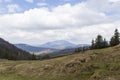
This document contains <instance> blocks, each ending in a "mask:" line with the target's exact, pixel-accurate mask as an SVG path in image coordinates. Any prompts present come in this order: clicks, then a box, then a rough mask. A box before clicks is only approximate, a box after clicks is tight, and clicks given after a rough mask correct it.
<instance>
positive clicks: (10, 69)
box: [0, 45, 120, 80]
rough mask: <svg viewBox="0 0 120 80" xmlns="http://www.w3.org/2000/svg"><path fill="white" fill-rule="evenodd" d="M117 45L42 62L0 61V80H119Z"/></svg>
mask: <svg viewBox="0 0 120 80" xmlns="http://www.w3.org/2000/svg"><path fill="white" fill-rule="evenodd" d="M119 79H120V45H118V46H116V47H111V48H107V49H99V50H90V51H86V52H84V53H77V54H73V55H69V56H64V57H59V58H54V59H49V60H43V61H39V60H38V61H8V60H0V80H119Z"/></svg>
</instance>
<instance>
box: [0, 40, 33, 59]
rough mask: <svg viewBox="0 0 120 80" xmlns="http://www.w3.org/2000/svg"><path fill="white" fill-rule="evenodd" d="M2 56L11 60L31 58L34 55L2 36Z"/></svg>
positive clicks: (0, 45)
mask: <svg viewBox="0 0 120 80" xmlns="http://www.w3.org/2000/svg"><path fill="white" fill-rule="evenodd" d="M0 58H1V59H10V60H23V59H24V60H26V59H31V58H32V56H31V54H29V53H28V52H25V51H23V50H21V49H18V48H17V47H15V46H14V45H12V44H10V43H9V42H7V41H5V40H4V39H2V38H0Z"/></svg>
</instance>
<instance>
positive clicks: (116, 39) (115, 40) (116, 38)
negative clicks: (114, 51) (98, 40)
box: [110, 29, 120, 46]
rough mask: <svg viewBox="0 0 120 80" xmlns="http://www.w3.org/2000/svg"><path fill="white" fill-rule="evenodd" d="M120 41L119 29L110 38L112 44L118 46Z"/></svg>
mask: <svg viewBox="0 0 120 80" xmlns="http://www.w3.org/2000/svg"><path fill="white" fill-rule="evenodd" d="M119 43H120V34H119V32H118V29H116V30H115V32H114V35H113V37H112V38H111V40H110V46H116V45H118V44H119Z"/></svg>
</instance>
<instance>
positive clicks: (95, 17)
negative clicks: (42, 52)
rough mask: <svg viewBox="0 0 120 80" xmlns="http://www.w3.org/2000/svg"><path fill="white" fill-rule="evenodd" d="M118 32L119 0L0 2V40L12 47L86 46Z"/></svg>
mask: <svg viewBox="0 0 120 80" xmlns="http://www.w3.org/2000/svg"><path fill="white" fill-rule="evenodd" d="M116 28H117V29H118V30H120V0H0V37H1V38H4V39H5V40H7V41H9V42H11V43H13V44H15V43H26V44H31V45H40V44H43V43H46V42H50V41H55V40H67V41H70V42H72V43H75V44H90V43H91V40H92V39H94V38H95V37H96V36H97V35H98V34H101V35H103V37H105V38H106V39H107V40H109V39H110V38H111V36H112V35H113V33H114V30H115V29H116Z"/></svg>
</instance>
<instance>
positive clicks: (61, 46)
mask: <svg viewBox="0 0 120 80" xmlns="http://www.w3.org/2000/svg"><path fill="white" fill-rule="evenodd" d="M14 45H15V46H16V47H18V48H20V49H22V50H25V51H28V52H30V53H34V54H36V55H39V56H46V55H48V56H49V57H56V56H61V55H67V54H71V53H73V52H74V51H75V49H76V48H79V47H83V46H89V45H88V44H78V45H75V44H73V43H71V42H69V41H66V40H56V41H52V42H47V43H45V44H42V45H39V46H32V45H28V44H14Z"/></svg>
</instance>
